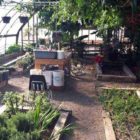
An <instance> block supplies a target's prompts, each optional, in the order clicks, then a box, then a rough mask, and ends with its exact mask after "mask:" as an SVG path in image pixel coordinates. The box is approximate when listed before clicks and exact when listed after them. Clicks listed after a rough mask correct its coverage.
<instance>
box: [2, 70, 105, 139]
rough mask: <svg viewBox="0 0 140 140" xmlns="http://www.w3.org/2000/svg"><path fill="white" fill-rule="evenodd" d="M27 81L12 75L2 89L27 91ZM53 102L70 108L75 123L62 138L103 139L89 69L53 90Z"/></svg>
mask: <svg viewBox="0 0 140 140" xmlns="http://www.w3.org/2000/svg"><path fill="white" fill-rule="evenodd" d="M28 83H29V79H28V77H26V76H21V75H18V76H14V77H11V78H10V80H9V85H8V86H7V87H6V88H4V89H3V90H13V91H17V92H28ZM53 103H54V104H55V105H56V106H59V105H61V107H62V108H64V109H68V110H72V118H71V122H72V123H74V124H75V125H76V129H75V130H74V132H73V134H72V135H71V136H70V137H65V138H63V139H64V140H105V134H104V127H103V122H102V116H101V113H102V107H101V105H100V103H99V102H98V99H97V96H96V93H95V91H94V83H93V75H92V74H91V71H90V72H87V73H86V74H85V75H84V76H81V77H80V78H75V77H71V78H69V79H68V80H67V86H66V88H65V90H64V91H59V92H58V91H57V92H56V91H54V92H53Z"/></svg>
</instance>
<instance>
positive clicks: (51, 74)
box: [42, 71, 53, 86]
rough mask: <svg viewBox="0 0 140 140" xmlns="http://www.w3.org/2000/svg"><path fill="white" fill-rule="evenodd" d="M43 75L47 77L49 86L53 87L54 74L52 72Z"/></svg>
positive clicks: (44, 72) (45, 72)
mask: <svg viewBox="0 0 140 140" xmlns="http://www.w3.org/2000/svg"><path fill="white" fill-rule="evenodd" d="M42 73H43V75H44V77H45V80H46V83H47V85H49V86H52V76H53V72H52V71H43V72H42Z"/></svg>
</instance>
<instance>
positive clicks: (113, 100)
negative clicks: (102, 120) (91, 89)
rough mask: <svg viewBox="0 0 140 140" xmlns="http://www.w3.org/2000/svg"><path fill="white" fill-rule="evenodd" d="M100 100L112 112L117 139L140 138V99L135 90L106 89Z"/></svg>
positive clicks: (131, 139)
mask: <svg viewBox="0 0 140 140" xmlns="http://www.w3.org/2000/svg"><path fill="white" fill-rule="evenodd" d="M100 101H101V102H102V104H103V105H104V108H105V110H106V111H107V112H109V114H110V117H111V120H112V124H113V128H114V131H115V136H116V139H117V140H139V139H140V135H139V134H140V99H139V98H138V96H137V94H136V92H135V91H128V90H127V91H126V90H117V89H106V90H103V93H102V95H101V96H100Z"/></svg>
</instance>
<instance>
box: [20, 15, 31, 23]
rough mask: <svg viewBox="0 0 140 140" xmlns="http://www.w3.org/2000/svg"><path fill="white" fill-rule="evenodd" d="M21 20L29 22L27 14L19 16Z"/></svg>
mask: <svg viewBox="0 0 140 140" xmlns="http://www.w3.org/2000/svg"><path fill="white" fill-rule="evenodd" d="M19 20H20V22H21V23H24V24H25V23H27V22H28V20H29V19H28V17H26V16H19Z"/></svg>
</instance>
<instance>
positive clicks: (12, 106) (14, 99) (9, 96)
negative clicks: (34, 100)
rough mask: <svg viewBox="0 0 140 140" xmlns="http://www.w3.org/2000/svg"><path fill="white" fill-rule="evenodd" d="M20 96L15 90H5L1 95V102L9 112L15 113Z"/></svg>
mask: <svg viewBox="0 0 140 140" xmlns="http://www.w3.org/2000/svg"><path fill="white" fill-rule="evenodd" d="M20 101H21V100H20V96H19V95H18V93H15V92H12V91H11V92H6V93H5V95H4V97H3V103H4V104H5V105H6V106H7V108H8V112H9V113H10V114H16V112H17V110H18V107H19V105H20Z"/></svg>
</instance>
